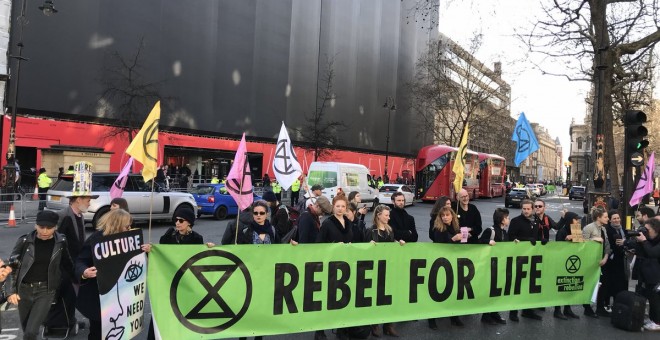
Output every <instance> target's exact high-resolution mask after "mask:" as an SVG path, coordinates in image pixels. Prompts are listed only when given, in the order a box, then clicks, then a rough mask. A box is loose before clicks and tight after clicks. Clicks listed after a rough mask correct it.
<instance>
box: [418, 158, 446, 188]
mask: <svg viewBox="0 0 660 340" xmlns="http://www.w3.org/2000/svg"><path fill="white" fill-rule="evenodd" d="M448 162H449V154H444V155H442V156H441V157H440V158H438V159H436V160H435V161H433V162H432V163H431V164H429V165H427V166H426V167H425V168H424V169H421V170H420V171H419V172H418V174H419V175H418V177H419V178H417V183H418V185H419V186H421V188H420V189H422V190H420V191H421V193H424V192H426V190H428V189H429V187H430V186H431V184H433V181H435V179H436V178H437V177H438V175H439V174H440V172H441V171H442V169H444V167H445V165H447V163H448Z"/></svg>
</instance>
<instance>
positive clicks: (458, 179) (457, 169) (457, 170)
mask: <svg viewBox="0 0 660 340" xmlns="http://www.w3.org/2000/svg"><path fill="white" fill-rule="evenodd" d="M469 133H470V125H469V123H465V129H463V135H462V136H461V143H460V144H459V145H458V151H456V158H455V159H454V166H453V167H452V169H451V171H452V172H454V174H455V177H454V194H456V195H458V192H459V191H461V189H462V188H463V178H464V177H465V155H466V154H467V140H468V134H469Z"/></svg>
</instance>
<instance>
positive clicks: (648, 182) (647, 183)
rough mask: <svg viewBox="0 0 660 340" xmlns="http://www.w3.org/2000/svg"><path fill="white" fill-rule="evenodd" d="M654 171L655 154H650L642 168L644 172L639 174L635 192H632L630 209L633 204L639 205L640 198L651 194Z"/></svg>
mask: <svg viewBox="0 0 660 340" xmlns="http://www.w3.org/2000/svg"><path fill="white" fill-rule="evenodd" d="M654 171H655V152H653V153H652V154H651V157H649V160H648V161H647V162H646V166H645V167H644V172H642V173H641V177H640V178H639V181H638V182H637V186H636V187H635V192H633V195H632V197H631V198H630V206H631V207H632V206H633V205H635V204H639V202H641V201H642V198H643V197H644V196H645V195H646V194H650V193H652V192H653V172H654Z"/></svg>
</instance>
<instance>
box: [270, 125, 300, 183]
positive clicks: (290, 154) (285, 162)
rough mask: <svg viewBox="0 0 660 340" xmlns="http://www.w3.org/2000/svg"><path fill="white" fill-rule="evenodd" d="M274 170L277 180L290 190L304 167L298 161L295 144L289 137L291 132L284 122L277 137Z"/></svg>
mask: <svg viewBox="0 0 660 340" xmlns="http://www.w3.org/2000/svg"><path fill="white" fill-rule="evenodd" d="M273 171H274V172H275V178H277V182H278V183H279V184H280V185H281V186H282V189H284V190H288V189H289V187H291V184H293V182H295V181H296V179H298V177H300V175H301V174H302V168H301V167H300V163H298V158H296V153H295V152H294V151H293V144H292V143H291V139H290V138H289V133H288V132H287V131H286V126H284V122H282V128H281V129H280V136H279V137H278V138H277V145H276V146H275V156H274V158H273Z"/></svg>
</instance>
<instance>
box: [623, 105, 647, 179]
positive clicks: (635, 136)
mask: <svg viewBox="0 0 660 340" xmlns="http://www.w3.org/2000/svg"><path fill="white" fill-rule="evenodd" d="M645 122H646V113H644V112H642V111H637V110H630V111H626V117H625V122H624V123H625V128H626V151H627V153H628V157H627V159H629V160H630V161H631V162H633V165H635V166H639V165H640V164H638V163H639V162H640V161H638V160H637V158H638V157H639V156H640V155H641V156H642V158H643V156H644V155H643V151H644V148H646V147H647V146H649V141H648V140H646V139H645V137H646V136H647V135H648V133H649V131H648V130H647V129H646V127H644V125H642V124H644V123H645ZM633 159H634V160H633Z"/></svg>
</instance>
